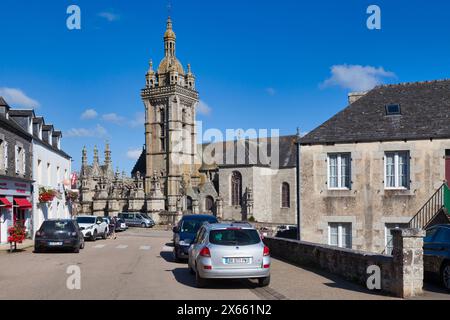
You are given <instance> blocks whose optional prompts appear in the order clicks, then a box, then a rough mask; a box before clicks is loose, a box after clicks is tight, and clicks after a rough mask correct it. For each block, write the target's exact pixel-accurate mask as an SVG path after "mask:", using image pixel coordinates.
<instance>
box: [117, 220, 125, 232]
mask: <svg viewBox="0 0 450 320" xmlns="http://www.w3.org/2000/svg"><path fill="white" fill-rule="evenodd" d="M125 230H127V224H126V223H125V220H123V219H120V218H118V219H117V221H116V231H125Z"/></svg>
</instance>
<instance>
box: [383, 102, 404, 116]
mask: <svg viewBox="0 0 450 320" xmlns="http://www.w3.org/2000/svg"><path fill="white" fill-rule="evenodd" d="M401 111H402V110H401V108H400V105H399V104H388V105H386V115H387V116H396V115H401V114H402V112H401Z"/></svg>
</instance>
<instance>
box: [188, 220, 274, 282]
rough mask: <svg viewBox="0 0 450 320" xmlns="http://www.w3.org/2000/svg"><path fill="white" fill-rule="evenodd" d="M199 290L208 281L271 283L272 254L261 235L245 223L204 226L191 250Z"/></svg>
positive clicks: (192, 264) (191, 269)
mask: <svg viewBox="0 0 450 320" xmlns="http://www.w3.org/2000/svg"><path fill="white" fill-rule="evenodd" d="M188 264H189V269H190V271H191V273H192V274H195V280H196V284H197V287H204V286H205V285H206V281H207V279H258V284H259V285H260V286H262V287H264V286H268V285H269V284H270V252H269V248H268V247H267V246H265V245H264V243H263V241H262V240H261V235H260V234H259V232H258V231H257V230H256V229H255V228H253V227H249V226H247V225H242V224H208V223H206V224H204V225H203V226H202V227H201V228H200V230H199V231H198V233H197V236H196V238H195V239H194V242H193V244H192V245H191V247H190V248H189V262H188Z"/></svg>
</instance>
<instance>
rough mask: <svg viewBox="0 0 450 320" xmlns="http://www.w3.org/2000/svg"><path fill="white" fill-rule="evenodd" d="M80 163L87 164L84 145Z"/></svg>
mask: <svg viewBox="0 0 450 320" xmlns="http://www.w3.org/2000/svg"><path fill="white" fill-rule="evenodd" d="M81 164H82V165H83V166H87V149H86V146H84V147H83V151H82V156H81Z"/></svg>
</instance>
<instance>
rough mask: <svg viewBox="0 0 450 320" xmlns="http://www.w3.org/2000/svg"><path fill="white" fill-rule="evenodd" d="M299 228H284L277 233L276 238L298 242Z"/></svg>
mask: <svg viewBox="0 0 450 320" xmlns="http://www.w3.org/2000/svg"><path fill="white" fill-rule="evenodd" d="M297 230H298V229H297V227H289V228H284V229H281V230H278V231H277V234H276V235H275V237H276V238H282V239H291V240H297V233H298V231H297Z"/></svg>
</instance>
